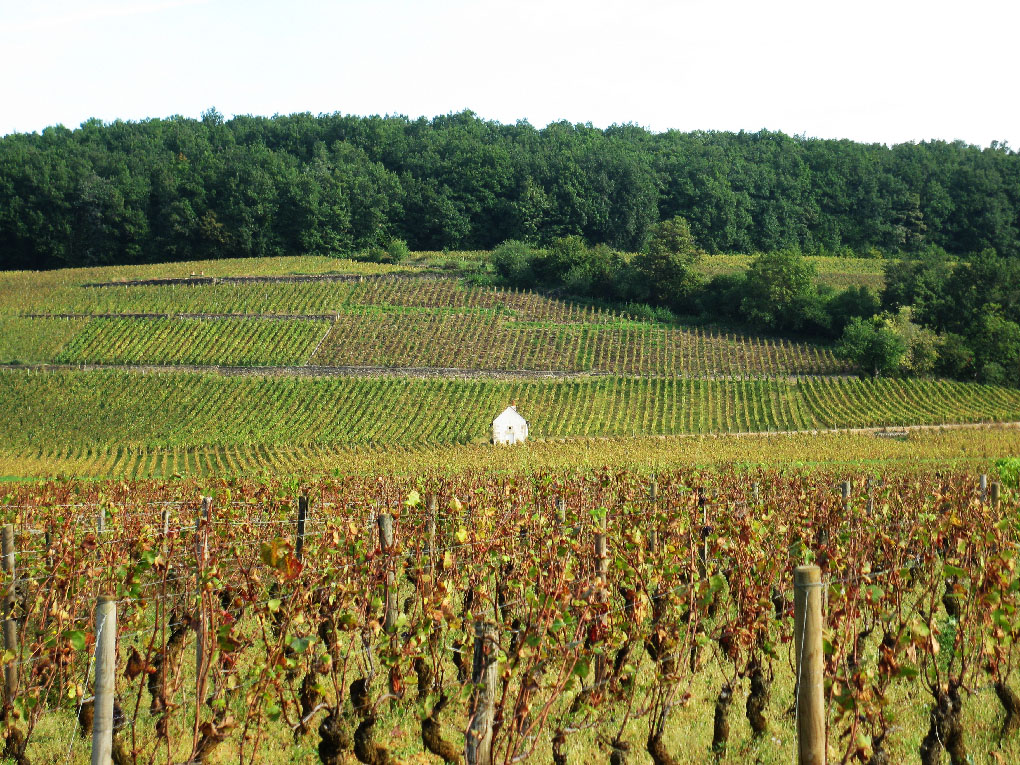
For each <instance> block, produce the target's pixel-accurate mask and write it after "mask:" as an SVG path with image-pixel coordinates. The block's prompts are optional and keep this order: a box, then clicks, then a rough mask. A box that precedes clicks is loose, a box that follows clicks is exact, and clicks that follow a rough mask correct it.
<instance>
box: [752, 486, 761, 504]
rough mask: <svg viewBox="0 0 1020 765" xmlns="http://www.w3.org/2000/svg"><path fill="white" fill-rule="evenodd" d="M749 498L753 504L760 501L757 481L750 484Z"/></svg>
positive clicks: (759, 487) (759, 489)
mask: <svg viewBox="0 0 1020 765" xmlns="http://www.w3.org/2000/svg"><path fill="white" fill-rule="evenodd" d="M751 496H752V497H754V503H755V504H758V502H759V501H761V486H760V485H759V484H758V482H757V481H755V482H754V483H752V484H751Z"/></svg>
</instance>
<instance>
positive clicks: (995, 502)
mask: <svg viewBox="0 0 1020 765" xmlns="http://www.w3.org/2000/svg"><path fill="white" fill-rule="evenodd" d="M999 491H1000V489H999V482H998V481H995V482H994V483H992V487H991V492H992V507H994V508H998V506H999Z"/></svg>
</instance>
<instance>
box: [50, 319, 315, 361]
mask: <svg viewBox="0 0 1020 765" xmlns="http://www.w3.org/2000/svg"><path fill="white" fill-rule="evenodd" d="M58 321H59V320H58ZM328 328H329V324H328V323H327V322H324V321H287V320H276V321H274V320H271V319H219V320H207V319H93V320H91V321H90V322H88V324H86V325H85V327H84V328H83V329H82V330H81V331H80V332H79V333H77V334H76V335H74V336H73V337H72V338H71V339H70V340H69V341H68V342H67V343H66V344H65V345H64V346H63V347H62V348H61V350H60V352H59V353H58V354H57V355H56V357H55V358H54V361H56V362H58V363H66V364H88V363H92V364H103V363H105V364H223V365H229V366H271V365H290V364H302V363H304V361H305V360H306V359H307V358H308V357H309V356H310V355H311V354H312V352H313V351H314V350H315V347H316V345H318V343H319V341H320V340H321V339H322V337H323V335H324V334H325V333H326V331H327V330H328Z"/></svg>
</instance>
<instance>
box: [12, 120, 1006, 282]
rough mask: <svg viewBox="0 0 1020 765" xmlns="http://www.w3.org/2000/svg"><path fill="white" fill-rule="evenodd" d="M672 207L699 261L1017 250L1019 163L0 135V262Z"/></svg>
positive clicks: (744, 137) (616, 221)
mask: <svg viewBox="0 0 1020 765" xmlns="http://www.w3.org/2000/svg"><path fill="white" fill-rule="evenodd" d="M677 215H682V216H683V217H684V218H685V219H686V220H687V221H688V222H689V224H690V230H691V233H692V235H693V237H694V239H695V240H696V241H697V243H698V245H699V247H701V248H703V249H704V250H705V251H707V252H710V253H716V252H756V251H760V252H771V251H777V250H783V249H791V250H796V251H799V252H804V253H826V254H840V255H861V256H869V255H870V256H879V255H885V256H888V255H890V254H900V253H912V252H921V251H924V250H926V248H930V247H935V248H938V249H940V250H943V251H945V252H947V253H949V254H950V255H962V254H967V253H976V252H980V251H983V250H994V251H995V253H996V254H997V255H998V256H1000V257H1015V256H1017V255H1018V254H1020V156H1018V155H1017V153H1016V152H1015V151H1013V150H1012V149H1010V148H1009V147H1008V146H1006V145H1004V144H998V143H993V144H992V145H991V146H990V147H988V148H979V147H975V146H969V145H967V144H964V143H962V142H953V143H950V142H945V141H931V142H923V143H918V144H900V145H895V146H892V147H887V146H885V145H881V144H872V145H866V144H860V143H855V142H852V141H848V140H824V139H815V138H808V137H801V136H788V135H785V134H783V133H779V132H769V131H764V130H763V131H760V132H757V133H745V132H741V133H728V132H711V131H709V132H692V133H682V132H676V131H668V132H665V133H653V132H650V131H648V130H645V129H643V128H641V127H638V126H635V125H630V124H626V125H614V126H612V127H609V128H606V129H604V130H603V129H598V128H594V127H592V126H590V125H582V124H570V123H567V122H557V123H553V124H550V125H548V126H547V127H545V128H536V127H534V126H532V125H530V124H528V123H527V122H518V123H517V124H513V125H504V124H500V123H498V122H492V121H486V120H483V119H481V118H479V117H478V116H476V115H475V114H474V113H472V112H470V111H464V112H461V113H456V114H449V115H444V116H440V117H436V118H434V119H425V118H421V119H415V120H411V119H408V118H406V117H401V116H387V117H379V116H373V117H359V116H345V115H341V114H330V115H319V116H314V115H311V114H294V115H288V116H275V117H271V118H264V117H251V116H238V117H234V118H232V119H229V120H227V119H224V117H223V116H222V115H220V114H219V113H218V112H216V111H215V110H213V109H210V110H209V111H207V112H206V113H204V114H203V115H202V117H201V119H192V118H185V117H170V118H166V119H148V120H144V121H141V122H122V121H117V122H113V123H110V124H105V123H103V122H101V121H99V120H90V121H88V122H85V123H83V124H82V125H81V126H80V127H79V128H77V129H74V130H70V129H67V128H65V127H62V126H55V127H48V128H46V129H44V130H43V131H42V132H41V133H31V134H23V133H15V134H11V135H7V136H4V137H3V138H0V268H3V269H50V268H59V267H67V266H85V265H101V264H112V263H143V262H168V261H178V260H185V259H189V260H193V259H198V258H213V257H242V256H255V257H261V256H275V255H285V254H295V253H310V254H337V253H350V252H356V251H359V250H364V249H367V248H370V247H372V246H385V245H387V244H388V243H390V242H391V241H393V240H401V241H404V242H406V243H407V245H408V246H409V247H410V248H411V249H414V250H442V249H490V248H493V247H495V246H497V245H498V244H500V243H501V242H504V241H507V240H519V241H523V242H528V243H531V244H534V245H539V246H544V245H548V244H550V243H551V242H553V241H555V240H557V239H561V238H563V237H570V236H576V237H580V238H581V239H583V240H584V241H585V242H587V243H588V244H590V245H596V244H604V245H607V246H608V247H610V248H613V249H615V250H622V251H629V252H635V251H639V250H641V249H642V248H643V247H644V245H645V243H646V241H647V239H648V237H649V234H650V231H651V227H652V226H654V225H655V224H656V223H658V222H660V221H664V220H670V219H672V218H674V217H675V216H677Z"/></svg>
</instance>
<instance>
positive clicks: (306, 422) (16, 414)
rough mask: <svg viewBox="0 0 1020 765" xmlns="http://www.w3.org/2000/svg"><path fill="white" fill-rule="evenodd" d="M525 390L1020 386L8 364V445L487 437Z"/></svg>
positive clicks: (873, 392)
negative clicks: (296, 373) (228, 372)
mask: <svg viewBox="0 0 1020 765" xmlns="http://www.w3.org/2000/svg"><path fill="white" fill-rule="evenodd" d="M511 403H516V405H517V407H518V409H519V410H520V411H521V412H523V413H524V414H525V416H526V417H527V418H528V420H529V422H530V423H531V437H532V438H538V439H542V438H563V437H575V436H639V435H676V434H697V433H727V432H766V431H769V432H776V431H801V430H811V429H815V428H850V427H868V426H887V425H888V426H897V425H921V424H942V423H947V422H961V423H966V422H988V421H1015V420H1020V391H1016V390H1013V389H1007V388H997V387H991V386H982V385H976V384H969V383H957V382H949V381H945V380H888V379H879V380H857V379H838V378H837V379H833V378H828V379H827V378H817V379H808V380H801V381H787V380H761V379H725V380H690V379H686V380H685V379H667V378H653V379H646V378H638V377H600V378H593V379H573V380H564V381H549V380H462V379H409V378H400V377H390V378H386V377H383V378H337V377H307V378H305V377H264V376H252V377H224V376H219V375H215V374H198V373H186V372H175V373H153V374H139V373H131V372H121V371H108V370H93V371H87V372H83V371H59V370H58V371H49V372H33V371H29V370H2V371H0V411H2V412H3V417H2V418H0V439H2V441H3V443H4V447H5V449H7V450H22V449H31V448H53V447H56V446H61V447H84V448H95V447H103V446H109V445H114V446H128V445H148V446H156V447H173V446H192V445H198V444H202V445H245V444H283V443H290V444H295V443H297V444H312V443H315V444H347V445H353V444H389V445H398V446H408V447H419V446H423V445H426V444H455V443H471V442H481V443H485V442H486V441H487V440H488V438H489V428H490V423H491V422H492V418H493V417H494V416H495V415H496V414H498V413H499V412H500V411H502V409H503V408H505V407H506V406H507V405H508V404H511Z"/></svg>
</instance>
